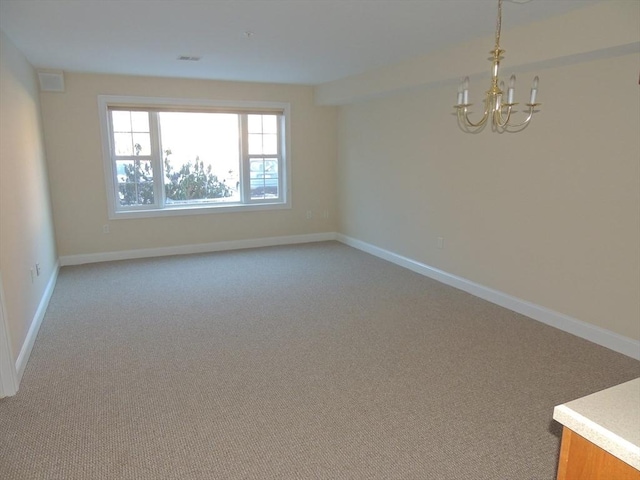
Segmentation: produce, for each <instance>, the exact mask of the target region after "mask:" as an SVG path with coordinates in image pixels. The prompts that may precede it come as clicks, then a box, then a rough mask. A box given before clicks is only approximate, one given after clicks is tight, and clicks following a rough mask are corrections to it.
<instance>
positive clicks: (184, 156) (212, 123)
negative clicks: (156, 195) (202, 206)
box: [159, 112, 240, 204]
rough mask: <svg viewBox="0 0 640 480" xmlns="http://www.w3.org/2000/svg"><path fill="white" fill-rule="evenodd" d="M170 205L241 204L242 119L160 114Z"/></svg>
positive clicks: (223, 116) (224, 116) (213, 114)
mask: <svg viewBox="0 0 640 480" xmlns="http://www.w3.org/2000/svg"><path fill="white" fill-rule="evenodd" d="M159 119H160V128H161V137H162V140H161V142H162V158H163V164H164V165H163V166H164V175H163V177H164V188H165V196H166V201H167V203H170V204H175V203H205V202H206V203H208V202H237V201H240V193H239V187H240V173H239V172H240V138H239V130H238V125H239V123H238V122H239V118H238V115H237V114H228V113H189V112H161V113H159Z"/></svg>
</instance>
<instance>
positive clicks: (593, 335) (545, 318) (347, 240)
mask: <svg viewBox="0 0 640 480" xmlns="http://www.w3.org/2000/svg"><path fill="white" fill-rule="evenodd" d="M335 238H336V240H338V241H339V242H342V243H344V244H345V245H349V246H350V247H354V248H357V249H358V250H362V251H363V252H367V253H370V254H371V255H374V256H376V257H379V258H382V259H384V260H387V261H389V262H392V263H395V264H396V265H399V266H401V267H405V268H408V269H409V270H412V271H414V272H416V273H419V274H421V275H424V276H426V277H429V278H432V279H434V280H437V281H439V282H441V283H444V284H446V285H450V286H452V287H455V288H458V289H460V290H463V291H465V292H467V293H470V294H472V295H475V296H476V297H479V298H482V299H484V300H487V301H489V302H491V303H495V304H496V305H500V306H501V307H504V308H508V309H509V310H512V311H514V312H517V313H520V314H522V315H525V316H527V317H529V318H532V319H534V320H537V321H539V322H542V323H545V324H547V325H550V326H552V327H555V328H557V329H559V330H562V331H565V332H567V333H571V334H573V335H576V336H578V337H580V338H584V339H585V340H589V341H590V342H593V343H596V344H598V345H601V346H603V347H606V348H609V349H611V350H614V351H616V352H618V353H622V354H624V355H627V356H629V357H631V358H635V359H636V360H640V342H639V341H637V340H633V339H631V338H628V337H624V336H622V335H619V334H617V333H615V332H611V331H609V330H606V329H604V328H600V327H597V326H595V325H592V324H590V323H586V322H583V321H582V320H577V319H575V318H572V317H569V316H568V315H564V314H562V313H559V312H555V311H553V310H550V309H548V308H545V307H541V306H540V305H536V304H534V303H531V302H528V301H526V300H522V299H520V298H516V297H513V296H511V295H508V294H506V293H503V292H500V291H498V290H494V289H492V288H488V287H485V286H483V285H480V284H477V283H475V282H472V281H470V280H467V279H465V278H462V277H458V276H456V275H452V274H450V273H447V272H445V271H442V270H439V269H437V268H433V267H430V266H429V265H425V264H423V263H420V262H416V261H415V260H412V259H410V258H407V257H403V256H401V255H398V254H396V253H393V252H390V251H388V250H384V249H382V248H379V247H376V246H375V245H371V244H368V243H366V242H362V241H360V240H356V239H354V238H351V237H348V236H346V235H342V234H336V237H335Z"/></svg>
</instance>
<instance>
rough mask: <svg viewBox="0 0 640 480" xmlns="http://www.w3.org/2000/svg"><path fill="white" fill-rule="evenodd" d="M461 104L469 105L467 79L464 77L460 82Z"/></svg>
mask: <svg viewBox="0 0 640 480" xmlns="http://www.w3.org/2000/svg"><path fill="white" fill-rule="evenodd" d="M462 89H463V91H462V103H463V104H464V105H469V77H464V80H463V81H462Z"/></svg>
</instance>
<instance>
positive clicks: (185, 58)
mask: <svg viewBox="0 0 640 480" xmlns="http://www.w3.org/2000/svg"><path fill="white" fill-rule="evenodd" d="M201 58H202V57H199V56H197V55H180V56H179V57H178V60H182V61H184V62H199V61H200V59H201Z"/></svg>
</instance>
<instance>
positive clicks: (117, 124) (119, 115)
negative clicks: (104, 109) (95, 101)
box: [111, 110, 131, 132]
mask: <svg viewBox="0 0 640 480" xmlns="http://www.w3.org/2000/svg"><path fill="white" fill-rule="evenodd" d="M111 118H112V121H113V131H114V132H130V131H131V112H122V111H119V110H114V111H112V112H111Z"/></svg>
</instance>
